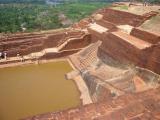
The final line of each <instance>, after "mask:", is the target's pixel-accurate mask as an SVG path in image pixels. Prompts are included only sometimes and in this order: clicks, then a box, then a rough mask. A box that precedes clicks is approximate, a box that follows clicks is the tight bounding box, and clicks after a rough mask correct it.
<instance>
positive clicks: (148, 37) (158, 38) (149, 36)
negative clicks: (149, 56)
mask: <svg viewBox="0 0 160 120" xmlns="http://www.w3.org/2000/svg"><path fill="white" fill-rule="evenodd" d="M130 34H131V35H133V36H135V37H137V38H140V39H142V40H144V41H147V42H150V43H152V44H156V43H158V42H160V35H158V34H155V33H151V32H147V31H145V30H142V29H140V28H133V29H132V31H131V33H130Z"/></svg>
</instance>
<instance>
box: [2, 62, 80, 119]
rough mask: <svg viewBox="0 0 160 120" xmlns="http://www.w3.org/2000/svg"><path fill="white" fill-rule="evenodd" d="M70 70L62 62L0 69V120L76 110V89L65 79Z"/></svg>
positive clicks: (70, 81) (77, 99)
mask: <svg viewBox="0 0 160 120" xmlns="http://www.w3.org/2000/svg"><path fill="white" fill-rule="evenodd" d="M71 70H72V68H71V67H70V65H69V64H68V62H65V61H60V62H52V63H45V64H41V65H27V66H23V67H22V66H21V67H20V66H19V67H12V68H3V69H0V120H17V119H19V118H25V117H28V116H32V115H35V114H39V113H45V112H50V111H56V110H62V109H67V108H71V107H76V106H78V105H79V104H80V99H79V92H78V90H77V88H76V85H75V83H74V82H73V81H72V80H66V79H65V77H64V75H65V73H67V72H70V71H71Z"/></svg>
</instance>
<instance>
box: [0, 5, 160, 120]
mask: <svg viewBox="0 0 160 120" xmlns="http://www.w3.org/2000/svg"><path fill="white" fill-rule="evenodd" d="M157 14H159V13H157V12H156V11H150V12H149V13H145V14H142V15H136V14H133V13H129V12H124V11H120V10H114V9H111V8H109V9H107V8H104V9H101V10H99V11H97V13H95V14H93V16H92V17H89V18H87V19H83V20H81V21H80V22H79V23H76V24H74V25H73V26H72V29H69V30H67V31H63V32H59V33H45V34H36V35H24V36H12V37H9V38H7V39H2V40H1V41H0V49H1V50H5V51H7V52H8V56H10V57H14V56H16V54H17V52H21V54H22V55H28V54H31V53H32V52H40V51H43V52H42V54H40V55H39V56H38V59H53V58H61V57H66V58H69V60H70V62H71V64H72V65H73V66H74V68H75V69H74V71H72V72H71V73H69V74H67V75H66V76H67V77H68V78H72V79H75V80H77V81H78V79H77V78H79V77H81V80H82V79H83V80H84V81H83V82H84V83H85V85H86V86H87V89H84V88H80V87H79V88H80V89H81V90H80V91H81V92H85V90H87V93H89V96H90V98H91V100H92V101H89V102H88V103H87V102H86V103H87V105H85V106H82V107H80V108H74V109H69V110H64V111H60V112H51V113H46V114H42V115H36V116H33V117H28V118H26V119H25V120H44V119H46V120H73V119H83V120H114V119H115V120H123V119H126V120H135V119H145V120H146V119H155V120H158V119H160V109H159V108H160V104H159V101H160V96H159V92H160V75H159V74H160V34H158V33H153V32H149V31H147V30H144V29H142V28H140V27H139V26H140V25H142V24H143V23H144V22H145V21H146V20H149V19H151V18H152V17H154V16H156V15H157ZM97 16H98V17H97ZM73 29H74V30H73ZM66 32H67V33H66ZM48 48H54V49H49V50H47V49H48ZM81 87H82V86H81ZM83 95H84V94H83ZM84 96H85V95H84ZM91 102H93V103H91Z"/></svg>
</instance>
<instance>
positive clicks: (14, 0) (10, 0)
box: [0, 0, 45, 4]
mask: <svg viewBox="0 0 160 120" xmlns="http://www.w3.org/2000/svg"><path fill="white" fill-rule="evenodd" d="M9 3H32V4H45V0H0V4H9Z"/></svg>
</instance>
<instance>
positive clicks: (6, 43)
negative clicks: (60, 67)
mask: <svg viewBox="0 0 160 120" xmlns="http://www.w3.org/2000/svg"><path fill="white" fill-rule="evenodd" d="M66 32H67V33H66ZM66 32H57V33H56V32H55V33H49V34H43V33H42V34H41V35H38V34H37V35H36V34H35V35H25V36H23V35H21V36H20V35H18V36H12V37H8V38H5V39H4V38H3V39H1V40H0V51H6V52H7V56H8V57H13V56H16V55H17V54H18V53H19V54H20V55H27V54H30V53H33V52H39V51H41V50H43V49H45V48H52V47H58V46H60V45H61V44H62V43H64V42H65V41H66V40H67V39H69V38H80V37H81V36H82V35H84V33H83V32H80V31H66ZM85 39H86V38H85ZM88 39H89V38H88ZM80 41H83V38H82V39H80ZM77 47H78V46H77Z"/></svg>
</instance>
